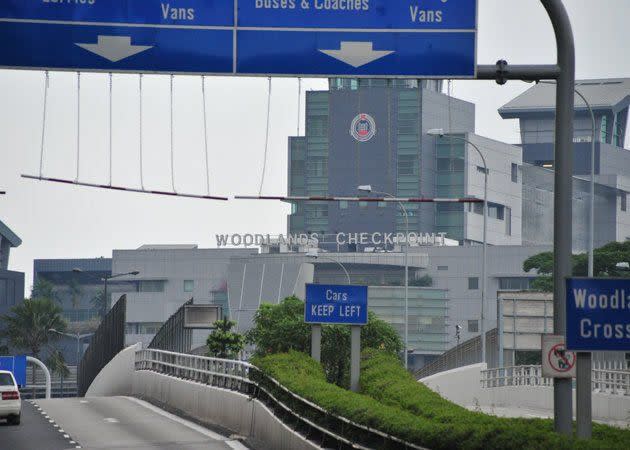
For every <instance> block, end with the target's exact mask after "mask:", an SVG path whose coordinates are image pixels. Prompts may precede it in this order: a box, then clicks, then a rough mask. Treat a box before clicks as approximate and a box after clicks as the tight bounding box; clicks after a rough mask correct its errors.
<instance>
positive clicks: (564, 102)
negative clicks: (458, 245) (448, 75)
mask: <svg viewBox="0 0 630 450" xmlns="http://www.w3.org/2000/svg"><path fill="white" fill-rule="evenodd" d="M540 2H541V4H542V5H543V6H544V8H545V10H546V11H547V14H548V15H549V18H550V19H551V23H552V25H553V29H554V33H555V36H556V46H557V54H558V61H557V63H556V64H551V65H550V64H547V65H514V66H512V65H508V64H507V62H505V61H499V62H497V64H496V65H494V66H489V65H479V66H477V79H479V80H495V81H497V82H498V83H499V84H505V83H506V82H507V80H523V81H539V80H545V79H547V80H553V79H555V80H557V83H558V84H557V89H556V127H555V129H556V133H555V163H556V167H555V174H554V202H555V203H554V206H555V211H554V225H553V226H554V244H553V251H554V291H553V292H554V297H553V303H554V320H553V326H554V333H555V334H559V335H563V336H566V311H565V306H566V297H565V296H566V286H565V279H566V277H568V276H570V275H571V251H572V248H571V243H572V237H573V234H572V228H571V225H572V213H573V205H572V203H571V200H572V192H571V191H572V187H573V178H572V176H573V112H574V106H575V103H574V89H575V42H574V39H573V30H572V27H571V21H570V20H569V15H568V14H567V11H566V9H565V7H564V4H563V3H562V1H561V0H540ZM571 419H572V396H571V379H556V380H555V381H554V426H555V430H556V432H558V433H563V434H566V435H570V434H571V426H572V420H571Z"/></svg>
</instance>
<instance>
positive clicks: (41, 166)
mask: <svg viewBox="0 0 630 450" xmlns="http://www.w3.org/2000/svg"><path fill="white" fill-rule="evenodd" d="M49 83H50V79H49V75H48V71H46V77H45V79H44V113H43V117H42V141H41V148H40V151H39V177H40V178H41V177H42V175H43V171H44V139H45V137H46V109H47V106H48V85H49Z"/></svg>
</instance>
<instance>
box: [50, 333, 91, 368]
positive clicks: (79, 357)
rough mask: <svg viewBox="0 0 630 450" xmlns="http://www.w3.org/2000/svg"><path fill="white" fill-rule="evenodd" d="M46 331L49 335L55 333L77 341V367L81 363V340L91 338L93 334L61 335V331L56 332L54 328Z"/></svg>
mask: <svg viewBox="0 0 630 450" xmlns="http://www.w3.org/2000/svg"><path fill="white" fill-rule="evenodd" d="M48 331H49V332H51V333H57V334H59V335H61V336H66V337H69V338H72V339H76V340H77V367H79V362H80V361H81V340H82V339H85V338H87V337H90V336H92V335H93V334H94V333H86V334H79V333H76V334H71V333H63V332H61V331H57V330H55V329H54V328H50V329H49V330H48Z"/></svg>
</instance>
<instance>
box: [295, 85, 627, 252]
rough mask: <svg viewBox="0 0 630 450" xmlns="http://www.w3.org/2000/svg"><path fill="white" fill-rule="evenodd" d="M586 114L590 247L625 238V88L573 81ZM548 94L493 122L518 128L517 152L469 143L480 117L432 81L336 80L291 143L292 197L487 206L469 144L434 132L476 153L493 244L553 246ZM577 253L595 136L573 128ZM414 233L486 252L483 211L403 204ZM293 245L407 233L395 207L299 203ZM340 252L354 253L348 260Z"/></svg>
mask: <svg viewBox="0 0 630 450" xmlns="http://www.w3.org/2000/svg"><path fill="white" fill-rule="evenodd" d="M576 87H577V88H578V89H580V90H581V92H583V93H584V95H585V96H586V97H587V98H588V99H589V102H590V103H591V104H592V105H593V108H594V110H595V116H596V121H597V130H596V131H597V133H596V166H595V174H596V183H597V189H596V193H595V195H596V197H597V198H596V205H597V210H596V224H595V226H596V229H597V233H596V245H603V244H605V243H606V242H610V241H623V240H625V239H626V238H627V237H630V216H629V215H628V214H627V212H628V211H627V194H628V190H629V189H630V183H629V178H628V175H627V174H629V173H630V152H628V151H627V150H626V149H624V147H623V144H624V142H625V140H626V129H627V122H628V106H629V104H630V79H612V80H589V81H578V82H577V85H576ZM553 89H555V87H554V86H549V85H544V84H539V85H535V86H533V87H532V88H530V89H529V90H527V91H526V92H525V93H523V94H522V95H520V96H519V97H517V98H515V99H514V100H512V101H511V102H509V103H508V104H507V105H505V106H504V107H502V108H501V109H500V110H499V113H500V114H501V116H502V117H503V118H504V119H518V120H519V124H520V128H521V140H522V143H521V144H520V145H510V144H505V143H501V142H497V141H493V140H490V139H487V138H483V137H480V136H478V135H476V134H474V128H475V106H474V105H473V104H471V103H468V102H465V101H462V100H459V99H456V98H453V97H449V96H448V95H445V94H443V93H441V91H442V85H441V82H439V81H431V80H424V81H413V80H412V81H409V80H375V79H359V80H349V79H343V80H342V79H331V80H330V82H329V89H328V90H327V91H311V92H308V93H307V97H306V132H305V136H301V137H291V138H289V167H288V180H289V185H288V193H289V195H305V196H318V195H332V196H335V195H338V196H356V195H358V192H357V187H358V186H359V185H371V186H372V187H373V189H374V190H375V191H381V192H386V193H389V194H392V195H394V196H397V197H451V198H452V197H464V196H473V197H477V198H482V197H483V172H484V168H483V167H482V164H481V160H480V158H479V157H478V155H477V152H476V151H475V150H474V149H473V148H472V146H471V145H470V144H468V143H463V142H461V141H460V140H459V139H458V140H451V139H448V137H445V138H437V137H432V136H428V135H427V131H428V130H430V129H434V128H441V129H444V130H445V131H446V132H447V133H448V132H449V130H451V131H452V134H454V135H456V136H458V137H462V138H465V139H466V140H468V141H470V142H472V143H474V144H476V145H477V146H478V147H479V148H480V149H481V151H482V152H483V153H484V155H485V157H486V160H487V164H488V171H489V176H488V184H489V185H488V202H489V221H488V231H489V233H488V243H489V244H490V245H521V244H524V245H551V243H552V241H553V239H552V236H551V227H549V225H548V224H550V223H551V214H552V211H553V136H554V126H555V124H554V120H553V115H554V105H553V103H552V102H553V99H554V98H555V96H554V95H553V92H552V91H551V90H553ZM575 123H576V126H575V138H574V141H575V152H576V158H575V160H576V166H575V172H574V175H575V180H574V184H575V193H574V225H575V232H574V250H575V251H584V250H585V249H586V247H587V242H588V220H587V217H588V216H587V214H588V197H589V196H590V194H589V189H588V183H587V180H588V178H589V177H590V148H591V144H590V141H591V137H590V136H591V125H590V123H591V122H590V116H589V114H588V111H587V110H586V108H585V105H584V104H583V103H580V102H579V101H578V102H577V108H576V116H575ZM406 208H407V210H408V213H409V227H410V232H421V233H422V232H424V233H438V232H444V233H446V237H447V238H450V239H454V240H457V241H459V243H460V244H461V245H469V244H473V245H474V244H479V243H481V241H482V232H481V231H482V222H483V220H482V219H483V217H482V211H481V209H482V208H481V206H480V205H476V206H474V205H463V204H408V205H406ZM287 229H288V232H289V233H306V234H310V233H318V234H335V233H337V232H373V231H393V232H404V231H405V222H404V217H403V214H402V212H401V210H400V209H399V207H398V206H397V205H396V204H393V203H387V204H385V203H380V204H376V203H347V202H338V203H323V202H321V203H316V202H308V203H297V202H296V203H294V204H293V205H292V213H291V215H290V216H289V218H288V224H287ZM346 250H356V248H354V247H352V248H347V249H346Z"/></svg>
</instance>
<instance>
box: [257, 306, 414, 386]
mask: <svg viewBox="0 0 630 450" xmlns="http://www.w3.org/2000/svg"><path fill="white" fill-rule="evenodd" d="M246 339H247V342H248V343H250V344H253V345H255V346H256V352H255V354H256V355H257V356H264V355H267V354H270V353H284V352H288V351H291V350H297V351H299V352H304V353H308V352H309V351H310V348H311V325H309V324H307V323H304V302H303V301H302V300H300V299H298V298H297V297H287V298H285V299H284V300H283V301H282V302H280V303H279V304H277V305H271V304H266V303H263V304H262V305H261V306H260V308H258V311H256V314H255V315H254V327H253V328H252V329H251V330H249V331H248V332H247V336H246ZM321 345H322V348H321V352H322V365H323V367H324V371H325V373H326V378H327V380H328V381H330V382H331V383H335V384H337V385H339V386H344V387H347V386H348V385H349V384H350V383H349V381H350V380H349V378H350V375H349V371H350V327H348V326H346V325H323V326H322V342H321ZM361 346H362V348H368V347H374V348H380V349H383V350H385V351H387V352H389V353H391V354H397V353H399V352H400V351H401V350H402V347H403V345H402V341H401V340H400V336H399V335H398V332H397V331H396V330H395V329H394V328H393V327H392V326H391V325H390V324H388V323H387V322H385V321H384V320H381V319H379V318H378V317H376V315H375V314H374V313H373V312H372V311H369V312H368V323H367V325H365V326H363V327H361Z"/></svg>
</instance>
